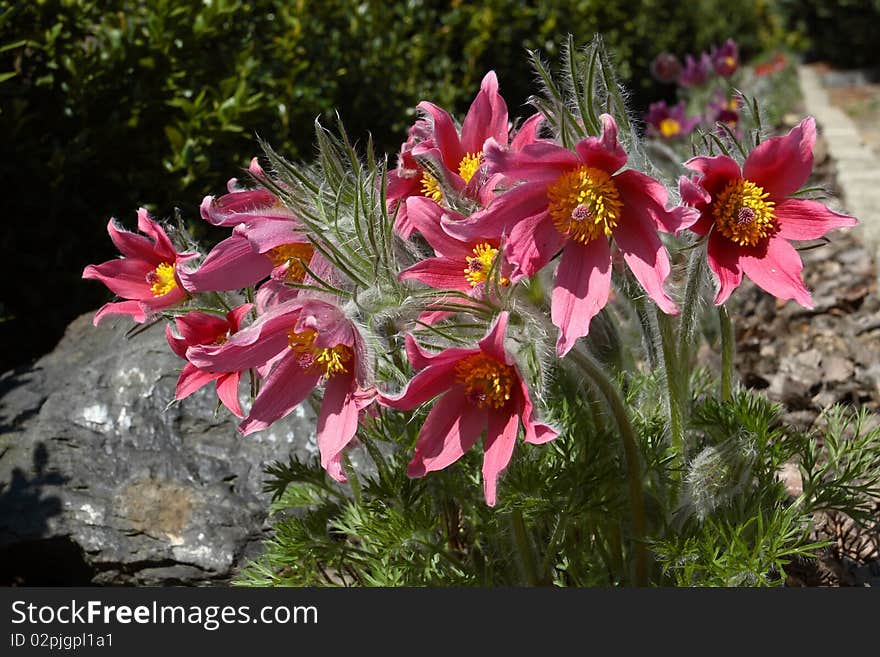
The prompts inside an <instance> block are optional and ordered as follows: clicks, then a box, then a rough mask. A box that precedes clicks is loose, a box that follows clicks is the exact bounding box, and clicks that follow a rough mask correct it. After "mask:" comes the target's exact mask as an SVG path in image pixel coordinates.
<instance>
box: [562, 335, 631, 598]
mask: <svg viewBox="0 0 880 657" xmlns="http://www.w3.org/2000/svg"><path fill="white" fill-rule="evenodd" d="M568 358H570V359H571V360H572V361H574V362H575V363H576V364H577V365H578V367H580V369H581V370H582V371H583V372H584V373H585V374H586V375H587V376H588V377H589V378H590V379H591V380H592V381H593V383H594V384H595V385H596V387H597V388H598V389H599V392H600V393H601V394H602V396H603V397H604V398H605V401H606V402H608V406H609V407H610V409H611V414H612V415H613V416H614V421H615V423H616V424H617V429H618V431H619V432H620V438H621V441H622V443H623V451H624V455H625V457H626V458H625V461H626V473H627V480H628V484H629V497H630V507H631V512H632V538H633V557H634V561H635V582H636V585H637V586H647V585H648V552H647V548H646V546H645V537H646V535H647V525H646V521H645V500H644V492H643V490H642V473H641V462H640V460H639V450H638V442H637V440H636V434H635V431H634V430H633V427H632V424H631V423H630V421H629V415H628V414H627V412H626V406H625V405H624V403H623V400H622V399H621V397H620V394H619V393H618V390H617V387H616V386H615V385H614V384H613V383H612V382H611V380H610V379H609V378H608V377H607V376H605V373H604V372H603V371H602V368H601V367H600V366H599V364H598V363H597V362H596V360H595V359H594V358H593V357H592V356H591V355H590V354H589V353H587V352H586V351H585V350H582V349H579V348H577V347H576V348H574V349H572V350H571V351H570V352H569V353H568Z"/></svg>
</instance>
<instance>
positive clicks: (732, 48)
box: [711, 39, 739, 78]
mask: <svg viewBox="0 0 880 657" xmlns="http://www.w3.org/2000/svg"><path fill="white" fill-rule="evenodd" d="M711 57H712V66H713V67H714V68H715V72H716V73H717V74H718V75H720V76H722V77H725V78H729V77H730V76H731V75H733V74H734V73H736V70H737V69H738V68H739V46H737V45H736V41H734V40H733V39H728V40H727V41H725V42H724V45H722V46H721V47H720V48H718V49H716V48H715V47H713V48H712V53H711Z"/></svg>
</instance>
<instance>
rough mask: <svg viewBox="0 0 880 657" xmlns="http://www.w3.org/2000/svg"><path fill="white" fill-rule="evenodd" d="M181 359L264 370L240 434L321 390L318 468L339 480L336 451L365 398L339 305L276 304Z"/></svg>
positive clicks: (359, 354) (356, 342) (356, 352)
mask: <svg viewBox="0 0 880 657" xmlns="http://www.w3.org/2000/svg"><path fill="white" fill-rule="evenodd" d="M186 357H187V359H188V360H189V361H190V363H192V364H193V365H195V366H196V367H198V368H199V369H201V370H205V371H208V372H235V371H242V370H246V369H249V368H252V367H253V368H263V369H268V370H269V371H268V374H267V375H266V376H265V379H264V380H263V383H262V385H261V387H260V391H259V393H258V394H257V397H256V399H255V400H254V404H253V406H252V407H251V410H250V413H249V414H248V416H247V417H246V418H245V420H244V421H243V422H242V423H241V424H240V425H239V427H238V429H239V431H240V432H241V433H242V434H243V435H245V436H246V435H248V434H251V433H253V432H255V431H260V430H262V429H265V428H267V427H268V426H269V425H271V424H272V423H273V422H275V421H276V420H279V419H281V418H282V417H284V416H286V415H288V414H289V413H290V412H291V411H293V409H294V408H296V407H297V406H298V405H299V404H300V403H301V402H302V401H303V400H304V399H305V398H306V397H307V396H308V395H309V393H311V392H312V390H314V389H315V388H316V387H318V386H323V387H324V398H323V401H322V403H321V412H320V413H319V415H318V429H317V437H318V449H319V450H320V452H321V465H322V466H323V467H324V469H325V470H327V472H328V474H330V476H331V477H333V478H334V479H336V480H337V481H345V474H344V472H343V468H342V461H341V457H342V451H343V449H344V448H345V447H346V446H347V445H348V443H349V442H351V440H352V439H353V438H354V435H355V432H356V431H357V425H358V413H359V411H360V410H362V409H363V408H364V407H365V406H366V405H367V404H368V403H369V401H370V399H369V397H368V396H367V395H365V393H364V392H363V390H362V389H361V386H362V384H363V383H364V379H365V365H364V362H365V360H364V358H365V357H364V347H363V340H362V339H361V336H360V333H359V332H358V330H357V328H356V327H355V326H354V324H352V322H351V320H349V319H348V318H347V317H346V316H345V314H344V313H343V312H342V311H341V310H340V309H339V308H338V307H336V306H335V305H333V304H331V303H328V302H326V301H323V300H317V299H311V298H302V299H300V298H294V299H291V300H288V301H283V302H281V303H278V304H276V305H271V306H270V307H268V308H267V310H266V312H265V313H264V314H263V315H261V316H260V317H258V318H257V319H256V320H255V321H254V322H253V324H251V325H250V326H248V327H247V328H245V329H243V330H241V331H239V332H238V333H236V334H235V335H233V336H231V337H230V338H229V339H228V340H227V341H226V342H224V343H223V344H219V345H217V344H214V345H202V346H193V347H190V348H189V349H187V352H186ZM267 366H268V367H267Z"/></svg>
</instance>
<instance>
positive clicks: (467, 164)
mask: <svg viewBox="0 0 880 657" xmlns="http://www.w3.org/2000/svg"><path fill="white" fill-rule="evenodd" d="M482 162H483V151H478V152H476V153H468V154H467V155H465V156H464V157H463V158H461V162H459V163H458V175H459V176H461V177H462V178H463V179H464V181H465V182H466V183H469V182H470V181H471V178H473V177H474V174H475V173H476V172H477V170H478V169H479V168H480V164H481V163H482Z"/></svg>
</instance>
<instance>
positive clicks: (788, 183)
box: [743, 116, 816, 202]
mask: <svg viewBox="0 0 880 657" xmlns="http://www.w3.org/2000/svg"><path fill="white" fill-rule="evenodd" d="M815 144H816V121H815V119H813V117H812V116H808V117H807V118H805V119H804V120H803V121H801V122H800V123H799V124H798V125H796V126H795V127H794V128H792V129H791V130H790V131H789V133H788V134H787V135H785V136H783V137H772V138H770V139H768V140H766V141H764V142H762V143H761V144H760V145H759V146H758V147H757V148H755V150H753V151H752V152H751V153H749V156H748V157H747V158H746V161H745V164H743V178H745V179H746V180H751V181H752V182H754V183H755V184H757V185H760V186H761V187H763V188H764V191H765V192H769V193H770V199H771V200H773V201H777V202H780V201H782V199H784V198H786V197H788V196H791V194H793V193H794V192H796V191H797V190H798V189H800V187H801V186H802V185H803V184H804V183H805V182H806V181H807V178H809V177H810V173H811V172H812V171H813V146H814V145H815Z"/></svg>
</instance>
